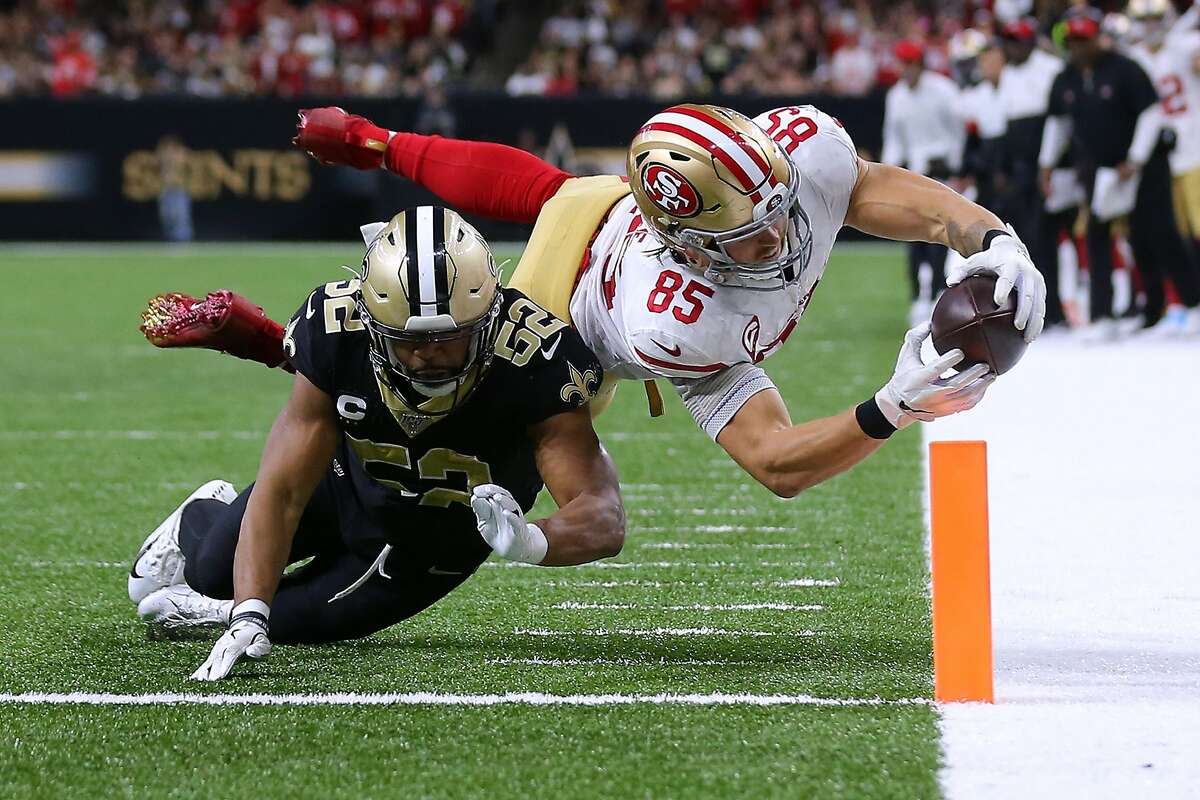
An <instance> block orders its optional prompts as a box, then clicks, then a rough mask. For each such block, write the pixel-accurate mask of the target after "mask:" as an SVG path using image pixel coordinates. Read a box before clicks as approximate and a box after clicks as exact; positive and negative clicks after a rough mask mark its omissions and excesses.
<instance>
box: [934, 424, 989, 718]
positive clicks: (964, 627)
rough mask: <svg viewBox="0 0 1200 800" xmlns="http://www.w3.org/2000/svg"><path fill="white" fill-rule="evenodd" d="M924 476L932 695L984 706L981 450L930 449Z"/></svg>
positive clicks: (981, 446) (948, 445) (963, 446)
mask: <svg viewBox="0 0 1200 800" xmlns="http://www.w3.org/2000/svg"><path fill="white" fill-rule="evenodd" d="M929 472H930V476H929V486H930V511H931V520H930V521H931V523H932V524H931V528H932V538H933V545H932V561H933V677H934V696H935V697H936V698H937V700H938V701H939V702H943V703H953V702H964V701H974V702H983V703H991V702H993V700H994V696H993V687H992V599H991V577H990V576H991V573H990V569H989V566H988V500H987V443H986V442H931V443H930V445H929Z"/></svg>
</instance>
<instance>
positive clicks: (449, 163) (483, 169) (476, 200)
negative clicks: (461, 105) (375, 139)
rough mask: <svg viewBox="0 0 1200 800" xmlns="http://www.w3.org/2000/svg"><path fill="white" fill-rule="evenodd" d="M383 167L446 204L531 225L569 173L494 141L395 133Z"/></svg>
mask: <svg viewBox="0 0 1200 800" xmlns="http://www.w3.org/2000/svg"><path fill="white" fill-rule="evenodd" d="M383 164H384V166H385V167H387V169H388V170H389V171H391V172H394V173H396V174H397V175H403V176H404V177H406V178H408V179H409V180H411V181H413V182H414V183H416V184H417V185H419V186H421V187H423V188H425V189H428V190H429V191H431V192H433V193H434V194H436V195H437V196H438V197H440V198H441V199H442V200H444V201H445V202H446V203H447V204H448V205H451V206H454V207H455V208H457V209H459V210H462V211H466V212H468V213H472V214H479V215H481V216H484V217H491V218H492V219H499V220H504V221H506V222H533V221H534V220H536V219H537V216H538V212H539V211H541V209H542V206H543V205H544V204H545V202H546V201H547V200H549V199H550V198H551V197H553V196H554V193H555V192H557V191H558V187H560V186H562V185H563V182H564V181H566V180H567V178H570V177H572V176H571V174H570V173H568V172H563V171H562V170H561V169H559V168H558V167H555V166H553V165H551V164H547V163H546V162H545V161H542V160H541V159H540V158H538V157H537V156H535V155H532V154H530V153H526V152H525V151H524V150H518V149H517V148H515V147H508V146H507V145H502V144H493V143H491V142H469V141H465V140H462V139H444V138H442V137H441V136H422V135H420V134H416V133H397V134H395V135H394V136H392V138H391V141H389V142H388V146H387V152H386V153H385V154H384V157H383Z"/></svg>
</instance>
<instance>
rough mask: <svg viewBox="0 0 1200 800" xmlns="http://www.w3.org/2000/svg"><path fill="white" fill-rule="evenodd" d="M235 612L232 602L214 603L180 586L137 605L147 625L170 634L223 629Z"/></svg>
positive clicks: (210, 599)
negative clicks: (183, 630) (190, 630)
mask: <svg viewBox="0 0 1200 800" xmlns="http://www.w3.org/2000/svg"><path fill="white" fill-rule="evenodd" d="M232 608H233V601H232V600H214V599H213V598H211V597H205V596H204V595H202V594H200V593H199V592H197V591H196V590H194V589H190V588H188V586H187V585H186V584H180V585H178V586H168V587H166V588H165V589H159V590H158V591H155V592H151V593H150V594H148V595H147V596H146V597H145V598H144V599H143V600H142V602H140V603H138V616H139V617H141V618H142V621H144V622H146V623H147V624H149V625H151V626H153V627H156V628H162V629H165V630H168V631H173V630H180V629H182V628H208V627H217V628H223V627H225V626H226V625H228V624H229V611H230V609H232Z"/></svg>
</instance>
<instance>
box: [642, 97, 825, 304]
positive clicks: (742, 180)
mask: <svg viewBox="0 0 1200 800" xmlns="http://www.w3.org/2000/svg"><path fill="white" fill-rule="evenodd" d="M626 168H627V170H628V173H629V184H630V186H631V188H632V189H633V197H634V200H635V201H636V202H637V206H638V209H639V210H640V211H641V212H642V216H643V217H644V218H645V219H646V222H647V223H649V226H650V229H651V230H652V231H654V233H655V235H656V236H657V237H658V239H659V241H661V242H662V243H663V244H664V245H665V246H666V247H668V248H669V249H670V250H672V251H674V252H675V253H677V254H679V255H680V256H682V257H683V258H684V260H685V261H690V259H689V258H688V256H687V250H688V248H694V249H695V250H698V251H700V252H701V253H703V254H704V255H705V256H707V260H708V262H709V263H707V264H704V265H703V266H702V267H700V266H697V268H698V269H702V271H703V272H704V275H705V277H707V278H708V279H709V280H711V281H713V282H714V283H721V284H727V285H733V286H742V287H745V288H752V289H764V290H772V289H780V288H783V287H785V286H788V285H789V284H791V283H793V282H794V281H795V280H796V279H797V278H799V277H800V273H801V272H802V271H803V270H804V268H805V267H806V266H807V265H808V261H809V258H810V257H811V254H812V231H811V229H810V226H809V222H808V216H807V215H806V214H805V213H804V209H802V208H801V207H800V200H799V191H800V174H799V172H798V171H797V170H796V169H795V168H794V167H793V166H792V163H791V160H790V159H789V158H788V157H787V154H786V153H784V152H783V150H782V149H780V147H779V145H778V144H776V143H775V141H774V140H773V139H771V137H770V136H768V135H767V133H766V132H765V131H763V130H762V129H761V128H759V127H758V126H757V125H755V124H754V122H753V121H752V120H751V119H750V118H748V117H746V116H745V115H743V114H739V113H738V112H736V111H733V110H731V109H728V108H721V107H719V106H710V105H694V104H684V105H677V106H672V107H671V108H668V109H666V110H665V111H662V112H660V113H658V114H655V115H654V116H653V117H651V118H650V119H649V121H647V122H646V124H645V125H643V126H642V127H641V129H640V130H638V132H637V135H636V136H635V137H634V139H633V143H632V144H631V145H630V146H629V157H628V162H627V164H626ZM781 220H786V222H787V229H786V232H785V241H784V245H783V248H782V250H781V251H780V253H779V255H777V256H775V257H773V258H770V259H767V260H766V261H759V262H754V263H749V264H739V263H737V261H736V260H735V259H734V258H732V257H731V256H730V255H729V251H728V247H729V246H730V245H731V244H734V243H737V242H740V241H744V240H746V239H750V238H752V237H754V236H757V235H758V234H760V233H762V232H763V231H765V230H767V229H769V228H771V227H772V226H774V225H776V224H778V223H779V222H780V221H781Z"/></svg>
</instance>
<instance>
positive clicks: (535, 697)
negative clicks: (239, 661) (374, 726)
mask: <svg viewBox="0 0 1200 800" xmlns="http://www.w3.org/2000/svg"><path fill="white" fill-rule="evenodd" d="M0 704H7V705H14V704H23V705H90V706H158V705H198V706H504V705H517V706H633V705H673V706H835V707H858V706H928V705H933V701H932V700H930V699H929V698H926V697H896V698H885V697H814V696H813V695H810V694H730V693H725V692H713V693H710V694H671V693H664V694H545V693H542V692H508V693H506V694H442V693H440V692H403V693H401V692H396V693H362V694H358V693H355V692H345V693H331V694H197V693H194V692H155V693H150V694H108V693H91V692H66V693H61V692H25V693H22V694H0Z"/></svg>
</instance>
